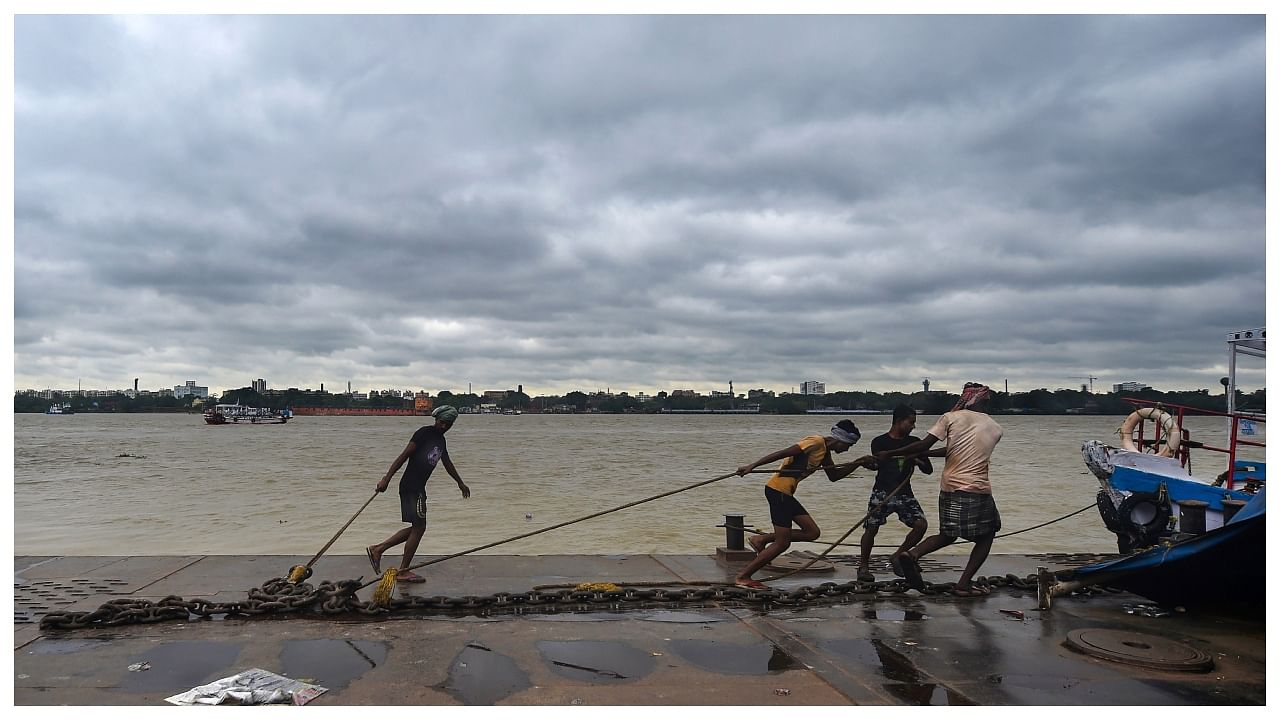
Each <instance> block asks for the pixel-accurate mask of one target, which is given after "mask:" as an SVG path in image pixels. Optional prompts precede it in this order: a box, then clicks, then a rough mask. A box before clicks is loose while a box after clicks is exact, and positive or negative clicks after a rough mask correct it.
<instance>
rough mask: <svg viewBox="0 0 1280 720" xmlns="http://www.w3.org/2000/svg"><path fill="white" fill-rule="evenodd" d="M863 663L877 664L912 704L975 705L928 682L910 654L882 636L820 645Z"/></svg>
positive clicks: (894, 689) (894, 690)
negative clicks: (882, 638)
mask: <svg viewBox="0 0 1280 720" xmlns="http://www.w3.org/2000/svg"><path fill="white" fill-rule="evenodd" d="M819 647H820V648H822V649H823V650H830V651H832V652H834V653H836V654H837V655H841V656H843V657H845V658H848V659H850V660H854V661H856V662H858V663H861V664H863V665H867V666H871V667H876V668H877V669H878V670H879V671H880V674H881V675H883V676H884V677H885V679H886V680H889V681H890V682H887V683H884V684H883V687H884V689H885V690H886V691H888V692H889V693H890V694H891V695H893V696H894V697H896V698H898V699H900V700H903V701H905V702H908V703H911V704H913V705H972V704H973V703H972V702H971V701H969V699H968V698H966V697H965V696H963V695H961V694H960V693H957V692H955V691H954V690H952V689H951V688H948V687H946V686H945V685H941V684H939V683H936V682H928V680H927V678H926V677H925V676H924V675H922V674H921V672H920V670H919V669H918V668H917V667H916V666H915V663H913V662H911V658H909V657H908V656H907V655H905V654H904V653H902V652H899V651H898V650H895V649H893V648H892V647H889V645H887V644H886V643H885V642H884V641H883V640H828V641H826V642H823V643H821V644H820V646H819Z"/></svg>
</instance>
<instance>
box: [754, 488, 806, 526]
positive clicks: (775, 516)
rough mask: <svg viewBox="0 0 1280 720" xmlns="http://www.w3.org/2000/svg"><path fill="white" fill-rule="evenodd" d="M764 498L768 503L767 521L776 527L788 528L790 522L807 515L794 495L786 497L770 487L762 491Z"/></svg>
mask: <svg viewBox="0 0 1280 720" xmlns="http://www.w3.org/2000/svg"><path fill="white" fill-rule="evenodd" d="M764 498H765V499H766V500H768V501H769V519H770V520H772V521H773V524H774V525H777V526H778V527H784V528H789V527H791V521H792V520H794V519H795V518H796V517H798V516H800V515H808V514H809V511H808V510H805V509H804V506H803V505H801V504H800V501H799V500H796V498H795V496H794V495H788V494H786V493H784V492H781V491H779V490H774V489H773V488H771V487H766V488H765V489H764Z"/></svg>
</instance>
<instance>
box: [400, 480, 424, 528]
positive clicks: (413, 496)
mask: <svg viewBox="0 0 1280 720" xmlns="http://www.w3.org/2000/svg"><path fill="white" fill-rule="evenodd" d="M400 519H401V520H403V521H405V522H407V523H409V524H410V525H426V524H427V489H426V488H425V487H424V488H422V489H421V490H414V489H412V488H400Z"/></svg>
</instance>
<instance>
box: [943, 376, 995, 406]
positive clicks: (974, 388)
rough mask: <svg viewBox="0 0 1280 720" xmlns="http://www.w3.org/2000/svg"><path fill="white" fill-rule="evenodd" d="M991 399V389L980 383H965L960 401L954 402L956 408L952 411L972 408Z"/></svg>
mask: <svg viewBox="0 0 1280 720" xmlns="http://www.w3.org/2000/svg"><path fill="white" fill-rule="evenodd" d="M989 397H991V388H989V387H987V386H986V385H983V384H982V383H976V382H971V383H965V384H964V391H963V392H962V393H960V399H959V400H957V401H956V406H955V407H953V408H951V409H952V410H964V409H966V408H970V407H973V406H974V405H977V404H978V403H980V402H982V401H983V400H986V399H987V398H989Z"/></svg>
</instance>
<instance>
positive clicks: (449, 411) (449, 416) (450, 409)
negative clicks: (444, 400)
mask: <svg viewBox="0 0 1280 720" xmlns="http://www.w3.org/2000/svg"><path fill="white" fill-rule="evenodd" d="M431 415H432V416H433V417H434V418H435V419H437V420H443V421H445V422H447V423H449V424H450V425H452V424H453V423H454V421H456V420H457V419H458V409H457V408H455V407H454V406H452V405H441V406H440V407H438V408H436V409H435V410H433V411H432V412H431Z"/></svg>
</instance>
